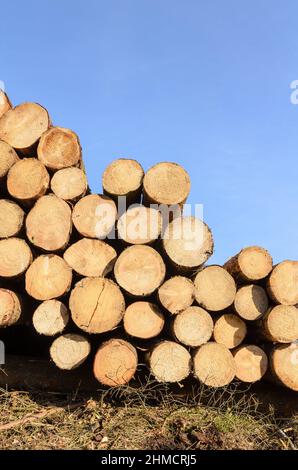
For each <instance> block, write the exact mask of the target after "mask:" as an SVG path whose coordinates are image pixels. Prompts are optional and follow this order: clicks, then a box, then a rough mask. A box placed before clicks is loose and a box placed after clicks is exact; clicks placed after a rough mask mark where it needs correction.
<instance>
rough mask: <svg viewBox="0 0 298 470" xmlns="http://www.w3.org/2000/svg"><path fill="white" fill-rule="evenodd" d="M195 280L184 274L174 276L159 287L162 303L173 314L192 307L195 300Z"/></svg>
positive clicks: (159, 296)
mask: <svg viewBox="0 0 298 470" xmlns="http://www.w3.org/2000/svg"><path fill="white" fill-rule="evenodd" d="M194 291H195V289H194V284H193V282H192V281H191V280H190V279H188V278H186V277H183V276H174V277H171V278H170V279H168V280H167V281H166V282H164V283H163V284H162V285H161V286H160V288H159V289H158V299H159V301H160V303H161V305H162V306H163V307H164V308H165V309H166V310H167V311H168V312H170V313H171V314H172V315H177V314H178V313H180V312H182V311H183V310H185V309H187V308H188V307H190V306H191V305H192V303H193V301H194V297H195V292H194Z"/></svg>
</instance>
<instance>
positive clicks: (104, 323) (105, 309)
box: [69, 277, 125, 333]
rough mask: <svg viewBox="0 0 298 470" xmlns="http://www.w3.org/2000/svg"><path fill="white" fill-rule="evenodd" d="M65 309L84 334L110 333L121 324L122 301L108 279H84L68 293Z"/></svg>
mask: <svg viewBox="0 0 298 470" xmlns="http://www.w3.org/2000/svg"><path fill="white" fill-rule="evenodd" d="M69 308H70V311H71V316H72V319H73V321H74V322H75V324H76V325H77V326H78V327H79V328H81V329H82V330H84V331H86V332H87V333H104V332H106V331H111V330H113V329H114V328H115V327H116V326H117V325H118V324H119V323H120V322H121V320H122V318H123V315H124V311H125V300H124V297H123V294H122V292H121V290H120V288H119V287H118V286H117V284H115V283H114V282H113V281H111V280H110V279H105V278H102V277H97V278H96V277H94V278H91V277H86V278H84V279H81V280H80V281H79V282H78V283H77V284H76V285H75V287H74V289H73V290H72V291H71V294H70V299H69Z"/></svg>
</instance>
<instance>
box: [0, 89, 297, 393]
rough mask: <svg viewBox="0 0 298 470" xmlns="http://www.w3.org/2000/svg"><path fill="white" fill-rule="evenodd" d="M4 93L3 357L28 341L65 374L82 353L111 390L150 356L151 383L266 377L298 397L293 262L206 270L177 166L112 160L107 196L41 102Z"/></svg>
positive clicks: (0, 218)
mask: <svg viewBox="0 0 298 470" xmlns="http://www.w3.org/2000/svg"><path fill="white" fill-rule="evenodd" d="M2 98H3V99H2V105H1V106H0V184H1V199H0V278H1V286H0V327H1V328H0V338H1V339H3V340H4V341H5V343H6V346H7V349H9V351H12V352H14V350H15V349H17V347H16V345H18V347H19V348H20V347H22V346H20V345H22V344H27V343H28V341H27V343H26V341H25V340H24V335H28V337H30V338H31V337H33V336H34V335H35V337H36V338H37V339H38V341H36V346H34V347H36V357H39V356H42V355H43V354H44V351H45V350H46V351H47V354H48V357H49V358H50V360H51V361H52V364H55V365H56V366H57V367H58V368H59V369H60V370H61V371H62V370H64V371H70V370H73V369H77V368H78V367H80V366H81V364H83V363H84V362H85V361H86V364H89V367H90V370H91V368H92V370H93V375H94V377H95V378H96V379H97V381H98V382H100V383H101V384H103V385H106V386H117V385H122V384H126V383H128V382H129V381H130V380H131V379H132V378H133V377H134V376H135V374H136V373H137V371H138V370H139V369H140V364H146V365H147V367H148V368H149V370H150V372H151V374H152V376H153V377H154V378H155V379H156V380H157V381H159V382H180V381H182V380H184V379H186V378H187V377H189V376H190V375H193V377H195V378H196V379H197V380H198V381H200V383H203V384H205V385H207V386H211V387H221V386H225V385H227V384H229V383H230V382H231V381H232V380H234V379H235V378H237V379H238V380H240V381H243V382H248V383H253V382H256V381H258V380H260V379H262V378H265V377H269V376H270V378H271V379H273V380H276V381H278V382H279V383H281V384H283V385H284V386H286V387H289V388H290V389H292V390H295V391H298V343H297V340H298V310H297V307H296V305H297V304H298V261H288V260H287V261H284V262H282V263H279V264H277V265H276V266H274V267H273V263H272V258H271V256H270V254H269V253H268V252H267V251H266V250H265V249H264V248H261V247H258V246H251V247H248V248H244V249H243V250H241V251H240V252H239V253H238V254H236V255H235V256H234V257H232V258H231V259H230V260H228V261H227V263H226V264H225V265H224V266H217V265H209V266H206V265H205V263H206V262H207V261H208V259H209V258H210V256H211V255H212V253H213V239H212V234H211V230H210V228H209V227H208V226H207V225H206V224H205V223H204V222H203V221H201V220H199V219H198V218H195V217H193V216H185V215H183V212H182V209H183V205H184V204H185V202H186V200H187V197H188V195H189V192H190V178H189V175H188V174H187V172H186V171H185V170H184V169H183V168H182V167H181V166H180V165H177V164H175V163H167V162H162V163H158V164H156V165H154V166H153V167H152V168H150V169H149V170H148V171H147V172H146V173H145V172H144V170H143V168H142V167H141V165H140V164H139V163H138V162H136V161H135V160H132V159H123V158H121V159H118V160H115V161H113V162H112V163H111V164H110V165H109V166H108V167H107V168H106V169H105V171H104V173H103V177H102V186H103V193H102V194H90V191H89V189H88V184H87V179H86V175H85V171H84V165H83V162H82V152H81V146H80V142H79V138H78V136H77V135H76V134H75V133H74V132H73V131H71V130H69V129H66V128H63V127H57V126H53V125H52V124H51V121H50V117H49V114H48V112H47V111H46V110H45V109H44V108H43V107H42V106H40V105H38V104H35V103H24V104H21V105H19V106H16V107H15V108H13V107H12V105H11V103H10V101H9V99H8V97H7V96H6V95H3V94H2ZM131 205H132V206H131ZM8 331H9V332H12V334H10V335H7V332H8ZM7 337H8V338H9V341H8V342H7V341H6V338H7ZM34 344H35V343H34ZM24 353H26V351H24ZM8 372H9V371H8ZM68 373H69V372H68ZM65 374H66V375H67V372H65ZM12 375H13V377H14V374H13V373H12ZM1 380H3V379H1ZM8 380H9V377H8ZM14 380H15V377H14Z"/></svg>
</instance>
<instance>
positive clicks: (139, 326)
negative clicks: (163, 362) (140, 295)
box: [123, 302, 165, 339]
mask: <svg viewBox="0 0 298 470" xmlns="http://www.w3.org/2000/svg"><path fill="white" fill-rule="evenodd" d="M164 323H165V319H164V315H163V314H162V312H161V311H160V309H159V307H158V306H157V305H155V304H153V303H151V302H134V303H132V304H130V305H129V306H128V307H127V309H126V310H125V313H124V318H123V325H124V329H125V331H126V333H127V334H129V335H130V336H134V337H135V338H141V339H150V338H154V337H155V336H158V335H159V334H160V333H161V331H162V329H163V327H164Z"/></svg>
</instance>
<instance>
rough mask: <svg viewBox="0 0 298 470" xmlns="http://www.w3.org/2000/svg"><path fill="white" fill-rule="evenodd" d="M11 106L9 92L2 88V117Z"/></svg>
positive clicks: (0, 92) (0, 100) (0, 95)
mask: <svg viewBox="0 0 298 470" xmlns="http://www.w3.org/2000/svg"><path fill="white" fill-rule="evenodd" d="M11 108H12V104H11V102H10V100H9V98H8V96H7V94H6V93H5V92H4V91H3V90H0V118H1V117H2V116H3V114H5V113H6V112H7V111H8V110H9V109H11Z"/></svg>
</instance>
